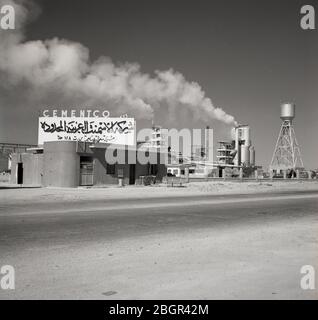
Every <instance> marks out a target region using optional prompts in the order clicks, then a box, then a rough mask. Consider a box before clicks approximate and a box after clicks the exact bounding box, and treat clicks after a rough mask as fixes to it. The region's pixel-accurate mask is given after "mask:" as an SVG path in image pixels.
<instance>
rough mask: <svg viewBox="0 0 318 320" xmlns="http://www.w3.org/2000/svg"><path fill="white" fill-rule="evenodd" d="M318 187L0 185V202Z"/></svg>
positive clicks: (312, 186)
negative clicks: (49, 186)
mask: <svg viewBox="0 0 318 320" xmlns="http://www.w3.org/2000/svg"><path fill="white" fill-rule="evenodd" d="M310 190H312V191H313V190H318V180H312V181H286V182H284V181H275V180H274V181H272V182H271V181H266V182H265V181H264V182H231V181H225V182H222V181H213V182H191V183H188V184H184V185H183V187H167V186H166V185H155V186H147V187H145V186H125V187H123V188H119V187H117V186H115V187H114V186H110V187H104V188H74V189H73V188H8V189H1V186H0V205H1V203H2V204H4V205H10V204H12V205H13V204H23V203H26V204H29V203H45V202H77V201H79V200H81V201H84V200H87V201H94V200H106V199H136V198H143V199H145V198H156V197H158V198H160V197H162V198H166V197H184V196H191V195H193V196H198V195H221V194H253V193H271V192H282V191H310Z"/></svg>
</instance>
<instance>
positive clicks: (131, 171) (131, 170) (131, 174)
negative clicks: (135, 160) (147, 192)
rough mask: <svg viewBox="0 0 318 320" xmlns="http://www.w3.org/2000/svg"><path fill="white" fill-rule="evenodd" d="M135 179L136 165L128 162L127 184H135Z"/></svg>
mask: <svg viewBox="0 0 318 320" xmlns="http://www.w3.org/2000/svg"><path fill="white" fill-rule="evenodd" d="M135 180H136V165H135V164H130V165H129V184H135Z"/></svg>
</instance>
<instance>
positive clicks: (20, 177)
mask: <svg viewBox="0 0 318 320" xmlns="http://www.w3.org/2000/svg"><path fill="white" fill-rule="evenodd" d="M17 184H23V163H22V162H18V163H17Z"/></svg>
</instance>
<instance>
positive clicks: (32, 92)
mask: <svg viewBox="0 0 318 320" xmlns="http://www.w3.org/2000/svg"><path fill="white" fill-rule="evenodd" d="M1 1H5V0H1ZM35 2H36V4H38V8H34V9H32V10H34V12H32V10H31V14H32V15H34V16H35V15H36V17H34V19H33V20H32V21H31V22H29V23H28V24H27V25H26V27H25V30H24V34H25V38H24V40H23V41H31V40H45V39H52V38H56V37H57V38H59V39H67V40H70V41H74V42H78V43H80V44H82V45H83V46H84V47H86V48H88V49H89V61H91V62H94V61H95V60H96V59H98V58H99V57H100V56H106V57H109V58H110V59H111V61H112V63H114V64H115V65H121V64H124V63H126V62H130V63H137V64H138V65H139V66H140V71H138V72H140V73H142V74H149V75H150V76H151V77H155V76H156V73H155V72H156V70H162V71H165V70H169V69H173V70H174V71H175V72H178V73H180V74H182V75H183V77H184V79H186V80H187V81H188V82H189V83H191V82H195V83H198V84H199V85H200V87H201V88H202V90H203V91H204V92H205V95H206V97H208V98H210V99H211V101H212V103H213V106H215V107H217V108H222V109H223V110H224V112H226V113H227V114H228V115H231V116H233V117H235V119H236V121H238V122H239V123H242V124H249V125H250V127H251V139H252V143H253V145H254V146H255V149H256V162H257V164H258V165H263V166H264V167H265V168H266V167H267V166H268V165H269V163H270V160H271V157H272V153H273V151H274V146H275V143H276V139H277V136H278V132H279V129H280V125H281V120H280V118H279V114H280V104H281V103H283V102H287V101H288V102H294V103H295V104H296V118H295V121H294V126H295V131H296V136H297V139H298V142H299V144H300V146H301V152H302V155H303V160H304V164H305V166H306V167H307V168H317V167H318V148H317V142H316V140H317V138H318V125H317V121H318V108H317V101H318V99H317V98H318V90H317V89H318V87H317V83H318V59H317V57H318V41H317V40H318V30H317V29H316V30H306V31H305V30H303V29H301V28H300V19H301V14H300V8H301V7H302V6H303V5H305V4H312V5H314V6H315V8H316V12H318V1H317V0H316V1H312V0H311V1H310V0H275V1H274V0H273V1H272V0H268V1H260V0H254V1H247V0H241V1H235V0H231V1H229V0H196V1H187V0H182V1H181V0H170V1H167V0H162V1H156V0H147V1H145V0H130V1H128V0H125V1H123V0H115V1H108V0H107V1H102V0H100V1H99V0H89V1H85V0H83V1H62V0H54V1H52V0H51V1H50V0H42V1H41V0H38V1H35ZM39 8H40V10H39ZM1 32H4V31H1V30H0V33H1ZM0 48H1V47H0ZM0 53H1V52H0ZM1 72H2V76H1ZM6 79H7V77H6V72H5V71H3V70H1V68H0V80H1V81H2V83H1V85H0V111H1V114H2V116H1V119H0V142H18V143H34V144H36V143H37V118H38V114H39V110H41V109H43V107H42V106H46V105H52V106H54V103H55V101H56V105H57V106H58V105H60V104H66V103H68V102H69V101H72V100H70V99H69V97H68V98H67V99H65V100H63V98H62V97H64V95H62V94H60V92H59V91H58V89H54V90H52V91H48V90H47V88H46V89H45V94H43V95H41V98H38V92H39V91H41V90H42V89H43V88H42V86H41V83H40V84H39V83H35V84H34V83H33V84H32V87H30V86H29V85H28V83H26V81H25V80H22V81H21V80H19V81H11V80H10V81H9V80H8V81H7V82H6ZM72 92H73V91H72ZM33 96H36V97H37V99H35V100H33ZM34 101H36V103H35V102H34ZM74 101H76V103H80V102H81V96H79V97H78V99H77V100H74ZM87 101H89V102H90V103H91V104H92V105H94V102H95V101H94V99H90V100H85V103H86V102H87ZM100 103H101V100H100V99H96V105H100ZM107 103H108V104H109V103H110V102H107ZM107 103H106V106H107V107H108V106H109V105H107ZM83 105H84V100H83ZM52 108H53V107H52ZM127 108H128V111H129V115H130V116H135V112H137V111H136V110H137V109H134V108H133V107H132V108H131V109H129V108H130V104H128V107H127ZM167 110H170V109H169V106H167V105H165V103H162V104H159V105H158V106H157V107H156V108H155V112H154V121H155V123H156V124H158V125H162V126H164V127H168V128H172V127H175V128H182V127H189V128H201V127H202V128H203V127H204V126H206V125H207V124H208V125H210V127H212V128H214V131H215V139H216V140H215V142H216V141H217V140H218V139H220V140H224V138H226V139H228V138H229V136H230V129H231V125H229V124H225V123H223V122H222V121H219V120H216V119H214V120H213V119H211V120H210V119H209V118H207V119H204V116H202V117H199V116H197V115H198V114H199V113H200V112H201V111H200V109H199V108H198V109H197V110H198V111H197V110H196V109H193V108H192V109H187V108H179V109H176V110H174V111H173V112H172V113H170V111H169V112H167ZM189 110H190V111H189ZM150 123H151V121H150V118H147V117H146V118H142V117H141V119H140V120H138V121H137V126H138V127H139V128H140V127H144V126H149V125H150Z"/></svg>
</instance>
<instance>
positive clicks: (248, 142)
mask: <svg viewBox="0 0 318 320" xmlns="http://www.w3.org/2000/svg"><path fill="white" fill-rule="evenodd" d="M250 136H251V130H250V127H249V126H245V127H243V128H242V140H244V141H245V143H244V144H245V145H246V146H250V145H251V138H250Z"/></svg>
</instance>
